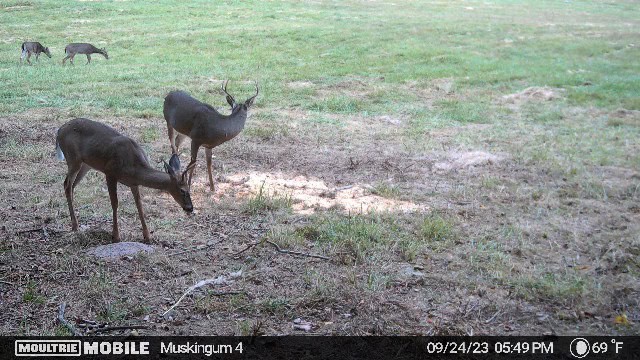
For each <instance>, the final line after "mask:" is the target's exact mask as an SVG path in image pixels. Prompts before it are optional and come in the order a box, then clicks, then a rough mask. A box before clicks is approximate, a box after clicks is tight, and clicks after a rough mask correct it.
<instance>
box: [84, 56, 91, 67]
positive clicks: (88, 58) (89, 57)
mask: <svg viewBox="0 0 640 360" xmlns="http://www.w3.org/2000/svg"><path fill="white" fill-rule="evenodd" d="M90 62H91V54H87V63H86V64H85V65H89V63H90Z"/></svg>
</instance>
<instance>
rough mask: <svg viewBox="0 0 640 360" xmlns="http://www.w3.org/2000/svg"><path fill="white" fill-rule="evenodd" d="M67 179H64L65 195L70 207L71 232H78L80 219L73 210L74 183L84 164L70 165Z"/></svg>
mask: <svg viewBox="0 0 640 360" xmlns="http://www.w3.org/2000/svg"><path fill="white" fill-rule="evenodd" d="M68 166H69V168H68V170H67V177H66V178H65V179H64V194H65V196H66V197H67V205H69V215H70V216H71V230H73V231H78V219H77V218H76V213H75V211H74V209H73V183H74V182H75V180H76V177H77V176H78V173H79V172H80V169H81V168H82V163H79V164H68Z"/></svg>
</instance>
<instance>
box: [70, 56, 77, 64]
mask: <svg viewBox="0 0 640 360" xmlns="http://www.w3.org/2000/svg"><path fill="white" fill-rule="evenodd" d="M75 56H76V54H71V55H69V62H70V63H71V65H75V64H74V63H73V58H74V57H75Z"/></svg>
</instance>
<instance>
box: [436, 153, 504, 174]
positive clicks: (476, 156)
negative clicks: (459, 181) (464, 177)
mask: <svg viewBox="0 0 640 360" xmlns="http://www.w3.org/2000/svg"><path fill="white" fill-rule="evenodd" d="M448 157H449V159H448V160H447V161H442V162H438V163H436V164H435V165H434V169H436V170H441V171H451V170H458V169H465V168H471V167H478V166H487V165H493V164H496V163H498V162H500V161H501V160H502V159H503V157H502V156H499V155H494V154H491V153H488V152H484V151H469V152H464V153H456V152H454V153H451V154H449V156H448Z"/></svg>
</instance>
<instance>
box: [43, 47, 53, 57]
mask: <svg viewBox="0 0 640 360" xmlns="http://www.w3.org/2000/svg"><path fill="white" fill-rule="evenodd" d="M44 53H45V54H46V55H47V56H48V57H49V59H51V52H50V51H49V48H48V47H46V48H44Z"/></svg>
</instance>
